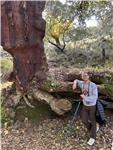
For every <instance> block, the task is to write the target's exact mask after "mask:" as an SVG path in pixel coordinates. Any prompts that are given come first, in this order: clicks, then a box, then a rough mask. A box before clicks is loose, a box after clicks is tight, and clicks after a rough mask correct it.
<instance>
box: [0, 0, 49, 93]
mask: <svg viewBox="0 0 113 150" xmlns="http://www.w3.org/2000/svg"><path fill="white" fill-rule="evenodd" d="M44 6H45V1H5V2H2V7H1V39H2V46H3V48H4V49H5V50H6V51H8V52H9V53H10V54H11V55H12V56H13V62H14V70H13V73H12V74H11V76H10V79H11V80H14V81H15V82H16V83H17V86H18V87H19V89H21V90H24V91H25V90H27V89H28V87H29V82H30V81H31V80H32V79H33V77H34V76H35V77H37V78H38V79H39V80H40V81H41V80H43V79H45V78H46V72H47V68H48V66H47V63H46V57H45V54H44V44H43V38H44V35H45V25H46V23H45V20H44V19H43V18H42V11H43V10H44Z"/></svg>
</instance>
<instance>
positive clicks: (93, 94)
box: [73, 72, 98, 145]
mask: <svg viewBox="0 0 113 150" xmlns="http://www.w3.org/2000/svg"><path fill="white" fill-rule="evenodd" d="M81 77H82V80H83V81H81V80H74V83H73V90H75V89H76V87H77V86H78V87H80V89H81V91H82V94H81V95H80V97H81V99H82V102H83V108H82V121H83V123H84V124H85V125H86V127H87V129H88V130H89V131H90V139H89V141H88V144H89V145H93V144H94V142H95V140H96V118H95V113H96V101H97V99H98V90H97V86H96V84H95V83H93V82H91V81H90V75H89V74H88V72H82V73H81Z"/></svg>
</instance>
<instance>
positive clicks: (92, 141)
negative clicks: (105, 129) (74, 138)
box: [87, 138, 95, 146]
mask: <svg viewBox="0 0 113 150" xmlns="http://www.w3.org/2000/svg"><path fill="white" fill-rule="evenodd" d="M94 143H95V139H93V138H90V139H89V141H88V142H87V144H88V145H90V146H92V145H93V144H94Z"/></svg>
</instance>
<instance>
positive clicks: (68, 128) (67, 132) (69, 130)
mask: <svg viewBox="0 0 113 150" xmlns="http://www.w3.org/2000/svg"><path fill="white" fill-rule="evenodd" d="M80 104H81V101H79V103H78V105H77V108H76V110H75V113H74V116H73V118H72V120H71V122H70V123H69V124H68V125H67V126H66V127H64V129H63V135H64V138H65V139H67V137H68V136H70V135H71V134H72V132H73V131H74V130H73V123H74V120H75V119H76V116H77V112H78V110H79V108H80Z"/></svg>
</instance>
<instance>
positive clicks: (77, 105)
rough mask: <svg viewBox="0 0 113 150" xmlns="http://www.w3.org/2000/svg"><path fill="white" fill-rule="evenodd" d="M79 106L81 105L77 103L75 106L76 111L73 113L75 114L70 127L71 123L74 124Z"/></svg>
mask: <svg viewBox="0 0 113 150" xmlns="http://www.w3.org/2000/svg"><path fill="white" fill-rule="evenodd" d="M80 104H81V102H80V101H79V103H78V105H77V108H76V111H75V113H74V116H73V119H72V121H71V123H70V125H72V124H73V122H74V120H75V119H76V116H77V112H78V110H79V107H80Z"/></svg>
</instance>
